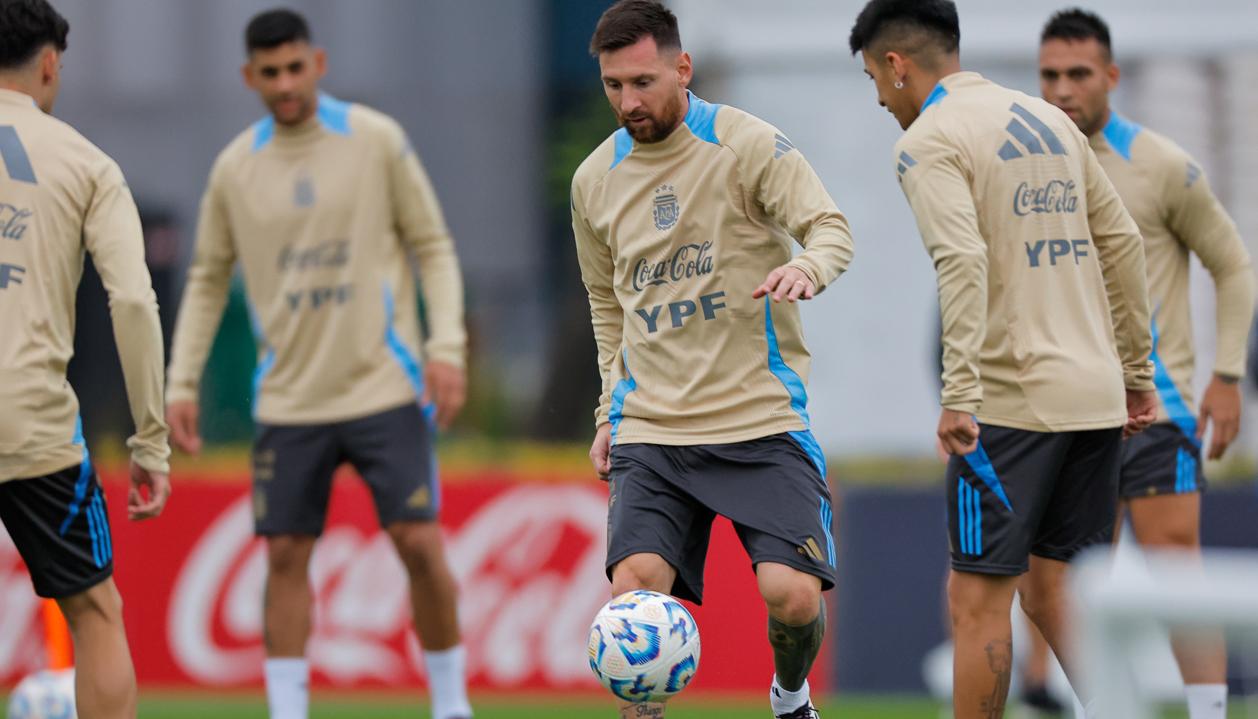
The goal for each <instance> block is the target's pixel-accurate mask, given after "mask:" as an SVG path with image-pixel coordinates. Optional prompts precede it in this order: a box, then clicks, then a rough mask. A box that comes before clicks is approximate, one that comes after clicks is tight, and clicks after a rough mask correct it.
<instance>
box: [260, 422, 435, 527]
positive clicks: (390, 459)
mask: <svg viewBox="0 0 1258 719" xmlns="http://www.w3.org/2000/svg"><path fill="white" fill-rule="evenodd" d="M432 434H433V431H432V428H431V426H430V425H429V423H428V420H426V419H425V418H424V416H423V413H422V412H421V411H420V407H419V404H418V403H413V402H412V403H409V404H406V405H403V406H401V407H398V408H396V409H391V410H386V411H384V412H380V413H378V414H373V415H370V416H368V417H363V418H361V419H353V420H347V421H344V422H332V423H328V424H308V425H268V424H262V423H258V425H257V429H256V431H255V438H254V445H253V515H254V531H256V532H257V533H258V534H260V535H274V534H305V535H315V536H318V535H319V534H321V533H322V532H323V524H324V521H325V519H326V518H327V512H328V497H329V496H330V494H331V492H332V475H333V474H334V473H335V472H336V469H337V467H339V466H340V465H341V464H343V463H347V462H348V463H349V464H350V465H352V466H353V467H354V469H356V470H357V471H358V474H359V475H361V476H362V478H363V481H365V482H366V483H367V487H368V488H369V489H370V490H371V496H372V498H373V499H374V500H375V504H376V514H377V516H379V518H380V526H382V527H384V526H388V525H390V524H392V523H394V522H398V521H411V520H415V521H427V520H433V519H436V518H437V510H438V508H439V505H440V501H441V496H440V487H439V485H438V483H437V467H436V454H435V453H434V450H433V446H432Z"/></svg>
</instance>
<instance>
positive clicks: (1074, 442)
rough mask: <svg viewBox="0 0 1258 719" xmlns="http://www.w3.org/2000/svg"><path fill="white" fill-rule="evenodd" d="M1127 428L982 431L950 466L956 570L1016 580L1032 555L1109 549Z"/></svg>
mask: <svg viewBox="0 0 1258 719" xmlns="http://www.w3.org/2000/svg"><path fill="white" fill-rule="evenodd" d="M1122 446H1123V445H1122V429H1121V428H1118V427H1115V428H1113V429H1102V430H1092V431H1087V432H1029V431H1026V430H1021V429H1010V428H1008V427H995V426H992V425H986V424H985V425H981V426H980V431H979V446H978V449H977V450H976V451H974V452H972V453H970V454H969V455H966V456H965V457H957V456H953V457H952V458H951V459H950V460H949V461H948V474H947V478H948V479H947V483H946V484H947V487H948V532H949V539H950V545H951V551H952V568H953V569H955V570H957V571H960V572H974V573H978V574H1003V575H1017V574H1022V573H1023V572H1025V571H1027V567H1028V563H1029V557H1030V555H1032V554H1034V555H1036V556H1037V557H1045V558H1048V559H1056V560H1059V561H1062V562H1069V561H1070V560H1071V559H1072V558H1074V556H1075V555H1076V554H1078V553H1079V552H1080V551H1081V550H1083V549H1085V548H1087V547H1090V546H1092V545H1094V544H1107V543H1109V542H1110V541H1111V539H1112V535H1113V531H1114V519H1115V516H1116V513H1117V511H1118V470H1119V462H1120V459H1121V457H1122Z"/></svg>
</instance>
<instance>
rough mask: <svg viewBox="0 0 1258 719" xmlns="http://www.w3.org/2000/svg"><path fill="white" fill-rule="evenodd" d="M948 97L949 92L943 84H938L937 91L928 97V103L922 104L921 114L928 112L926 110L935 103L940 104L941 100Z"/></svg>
mask: <svg viewBox="0 0 1258 719" xmlns="http://www.w3.org/2000/svg"><path fill="white" fill-rule="evenodd" d="M947 96H948V90H947V89H946V88H945V87H944V86H943V83H942V82H940V83H936V84H935V89H934V90H931V91H930V94H929V95H927V96H926V102H923V103H922V109H921V112H926V108H928V107H930V106H931V105H934V104H935V103H937V102H939V101H940V100H942V99H944V98H945V97H947Z"/></svg>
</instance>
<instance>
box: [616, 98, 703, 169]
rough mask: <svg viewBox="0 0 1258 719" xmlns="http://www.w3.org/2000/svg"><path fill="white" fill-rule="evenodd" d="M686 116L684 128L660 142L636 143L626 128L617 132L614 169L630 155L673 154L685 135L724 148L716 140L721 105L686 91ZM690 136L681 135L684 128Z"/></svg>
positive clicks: (673, 132)
mask: <svg viewBox="0 0 1258 719" xmlns="http://www.w3.org/2000/svg"><path fill="white" fill-rule="evenodd" d="M686 102H687V103H688V107H687V108H686V116H685V117H684V118H682V121H681V124H680V125H678V126H677V127H676V129H674V130H673V131H672V132H671V133H669V135H668V137H666V138H664V139H663V140H660V141H659V142H637V141H635V140H634V139H633V137H632V136H631V135H630V134H629V131H628V130H626V129H625V128H623V127H622V128H620V129H619V130H617V131H616V133H615V135H614V137H615V143H616V152H615V155H614V156H613V158H612V165H611V166H612V167H615V166H616V165H619V164H620V161H621V160H623V159H625V157H627V156H628V155H629V153H631V152H636V153H639V154H643V155H659V154H664V153H668V152H671V151H672V150H673V148H675V147H677V145H678V144H679V143H682V142H685V138H686V135H687V134H689V135H693V136H695V137H696V138H698V139H700V140H702V141H704V142H710V143H712V144H713V145H719V144H721V141H720V140H719V139H717V137H716V114H717V112H719V111H720V109H721V106H720V105H714V104H712V103H710V102H708V101H706V100H704V99H703V98H701V97H699V96H698V95H696V94H694V93H693V92H691V91H689V90H687V91H686ZM683 126H684V127H685V128H686V129H688V130H689V131H690V132H689V133H686V132H682V127H683Z"/></svg>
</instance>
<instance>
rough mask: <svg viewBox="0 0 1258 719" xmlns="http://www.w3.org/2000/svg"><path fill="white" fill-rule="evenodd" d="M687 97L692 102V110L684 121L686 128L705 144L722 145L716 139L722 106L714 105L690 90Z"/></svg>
mask: <svg viewBox="0 0 1258 719" xmlns="http://www.w3.org/2000/svg"><path fill="white" fill-rule="evenodd" d="M686 97H687V98H688V99H689V100H690V109H689V110H687V111H686V119H685V121H684V122H685V123H686V127H689V128H690V132H691V133H693V134H694V136H695V137H697V138H699V139H700V140H703V141H704V142H710V143H712V144H713V145H719V144H721V141H720V140H719V139H717V137H716V113H718V112H720V111H721V106H720V105H713V104H712V103H710V102H708V101H706V100H704V99H703V98H701V97H699V96H698V95H696V94H694V93H693V92H691V91H689V90H687V91H686Z"/></svg>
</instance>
